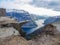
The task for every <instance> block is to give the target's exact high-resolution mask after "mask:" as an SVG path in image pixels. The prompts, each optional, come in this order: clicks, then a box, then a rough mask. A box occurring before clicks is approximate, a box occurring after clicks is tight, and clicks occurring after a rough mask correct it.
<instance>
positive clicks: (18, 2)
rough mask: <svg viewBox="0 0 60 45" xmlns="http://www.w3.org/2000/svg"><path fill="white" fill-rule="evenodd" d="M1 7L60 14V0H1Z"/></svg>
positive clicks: (37, 12)
mask: <svg viewBox="0 0 60 45" xmlns="http://www.w3.org/2000/svg"><path fill="white" fill-rule="evenodd" d="M0 8H6V9H19V10H25V11H28V12H29V13H32V14H37V15H48V16H58V15H60V0H0Z"/></svg>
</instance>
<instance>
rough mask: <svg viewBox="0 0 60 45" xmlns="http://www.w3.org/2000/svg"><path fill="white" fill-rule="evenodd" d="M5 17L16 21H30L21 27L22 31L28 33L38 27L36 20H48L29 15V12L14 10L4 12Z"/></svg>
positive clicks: (43, 17)
mask: <svg viewBox="0 0 60 45" xmlns="http://www.w3.org/2000/svg"><path fill="white" fill-rule="evenodd" d="M6 15H7V16H10V17H13V18H16V19H17V20H18V21H24V20H31V22H29V23H27V24H25V25H23V26H22V29H24V30H25V31H26V32H28V31H29V30H31V29H32V28H35V27H37V26H38V25H39V24H38V23H39V22H38V20H40V19H41V20H42V19H46V18H48V16H39V15H35V14H30V13H29V12H27V11H24V10H16V9H11V10H6Z"/></svg>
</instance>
